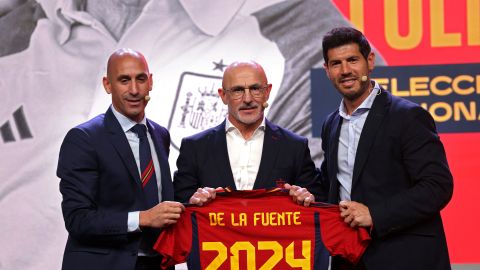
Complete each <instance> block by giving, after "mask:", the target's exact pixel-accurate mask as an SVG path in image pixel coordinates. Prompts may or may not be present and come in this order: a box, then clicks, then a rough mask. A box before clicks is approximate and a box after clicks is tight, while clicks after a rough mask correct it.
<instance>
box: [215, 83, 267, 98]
mask: <svg viewBox="0 0 480 270" xmlns="http://www.w3.org/2000/svg"><path fill="white" fill-rule="evenodd" d="M271 86H272V85H271V84H269V83H267V84H266V85H264V86H260V87H259V88H258V89H256V88H254V87H256V85H250V86H249V87H243V86H234V87H231V88H230V89H225V88H223V91H225V92H228V93H229V94H230V97H232V99H235V100H237V99H243V98H244V97H245V93H246V91H247V90H248V92H249V93H250V95H251V96H252V97H253V98H261V97H263V96H265V90H266V89H268V88H269V87H271ZM252 88H253V89H252ZM241 89H242V90H241ZM252 90H253V91H252Z"/></svg>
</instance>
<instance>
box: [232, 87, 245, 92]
mask: <svg viewBox="0 0 480 270" xmlns="http://www.w3.org/2000/svg"><path fill="white" fill-rule="evenodd" d="M230 91H232V92H233V93H243V92H245V87H242V86H235V87H232V89H231V90H230Z"/></svg>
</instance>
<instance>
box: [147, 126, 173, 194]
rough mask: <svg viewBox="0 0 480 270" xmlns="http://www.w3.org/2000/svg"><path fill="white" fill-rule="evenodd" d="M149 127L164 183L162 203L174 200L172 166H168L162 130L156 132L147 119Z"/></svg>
mask: <svg viewBox="0 0 480 270" xmlns="http://www.w3.org/2000/svg"><path fill="white" fill-rule="evenodd" d="M147 126H148V130H149V133H150V137H151V138H152V140H153V144H154V146H155V152H156V153H157V158H158V163H159V165H160V174H161V182H162V201H171V200H173V185H172V178H171V176H170V165H169V164H168V154H167V153H168V152H167V149H165V146H164V145H165V144H164V143H163V139H162V135H163V131H162V130H156V128H155V126H154V125H152V124H150V121H149V120H148V119H147Z"/></svg>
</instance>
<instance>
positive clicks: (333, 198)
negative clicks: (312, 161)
mask: <svg viewBox="0 0 480 270" xmlns="http://www.w3.org/2000/svg"><path fill="white" fill-rule="evenodd" d="M341 126H342V117H340V115H339V114H338V112H337V113H336V114H335V115H334V116H333V120H332V125H331V126H330V128H331V129H330V132H329V138H328V144H329V145H328V149H331V150H330V151H329V152H328V153H325V154H326V155H328V157H327V159H328V160H330V164H329V166H328V168H327V170H328V171H329V172H331V173H329V178H330V179H329V180H330V192H329V202H330V203H335V204H336V203H338V196H339V195H338V193H339V190H338V188H339V182H338V180H337V173H338V142H339V138H340V129H341Z"/></svg>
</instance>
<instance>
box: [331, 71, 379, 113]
mask: <svg viewBox="0 0 480 270" xmlns="http://www.w3.org/2000/svg"><path fill="white" fill-rule="evenodd" d="M372 83H373V88H372V91H370V94H369V95H368V97H367V98H366V99H365V100H364V101H363V102H362V104H360V106H358V108H356V109H355V110H354V111H353V112H352V114H351V115H348V114H347V109H346V108H345V104H344V103H343V98H342V101H340V106H339V108H338V112H339V114H340V116H341V117H343V118H345V119H350V117H355V116H358V115H361V114H364V113H365V112H367V111H369V110H370V109H371V108H372V105H373V101H374V100H375V97H376V96H377V95H378V94H379V93H380V91H381V89H380V85H379V84H378V83H377V82H376V81H373V80H372Z"/></svg>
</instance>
